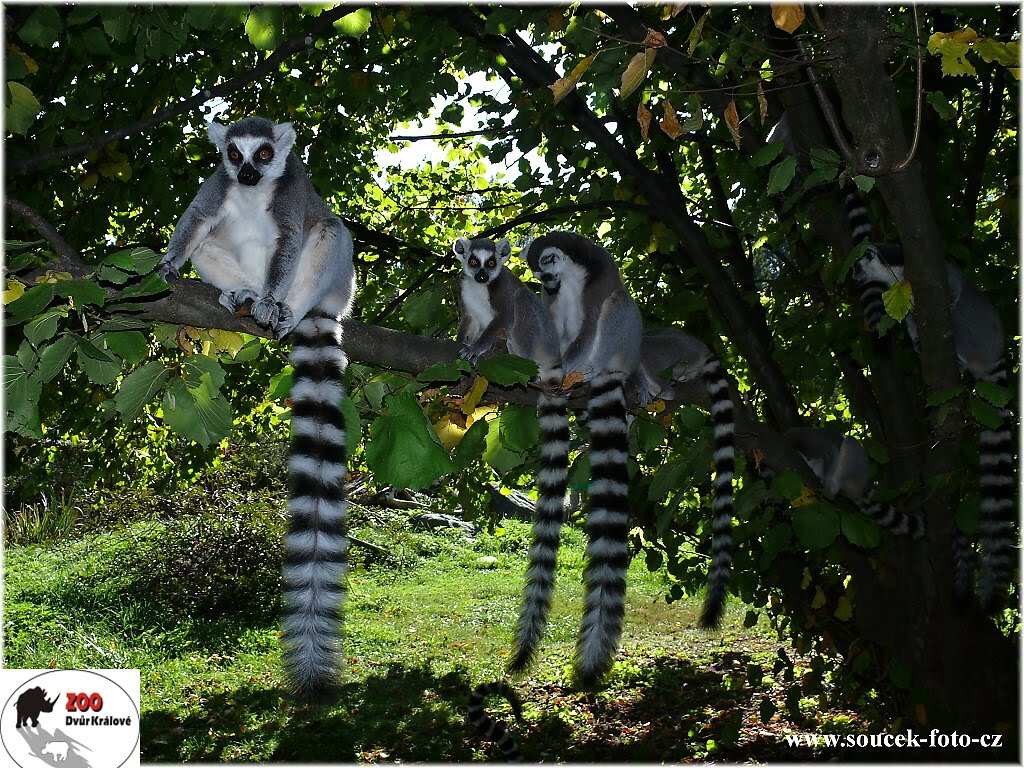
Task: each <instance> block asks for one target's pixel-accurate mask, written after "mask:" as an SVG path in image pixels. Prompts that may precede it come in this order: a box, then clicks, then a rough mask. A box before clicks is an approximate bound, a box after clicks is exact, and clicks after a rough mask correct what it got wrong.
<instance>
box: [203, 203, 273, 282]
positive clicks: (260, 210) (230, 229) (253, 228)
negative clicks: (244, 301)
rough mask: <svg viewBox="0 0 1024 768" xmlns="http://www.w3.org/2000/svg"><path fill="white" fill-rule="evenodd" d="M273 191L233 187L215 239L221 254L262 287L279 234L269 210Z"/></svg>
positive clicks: (224, 206) (223, 206)
mask: <svg viewBox="0 0 1024 768" xmlns="http://www.w3.org/2000/svg"><path fill="white" fill-rule="evenodd" d="M273 195H274V188H273V186H272V185H267V186H266V187H265V188H264V187H263V186H262V185H260V186H256V187H245V186H242V185H241V184H232V185H231V186H230V188H229V189H228V193H227V195H226V196H225V197H224V204H223V205H222V206H221V216H220V221H219V222H218V224H217V227H216V229H215V230H214V236H215V237H216V239H217V240H218V242H219V245H220V246H221V247H222V248H224V250H226V251H228V252H230V253H232V254H234V256H235V259H236V260H237V261H238V265H239V267H241V270H242V272H243V273H244V274H247V275H252V276H253V277H254V278H256V276H257V275H258V276H259V277H258V278H257V279H256V282H257V283H258V284H262V282H263V276H264V275H266V272H267V267H268V265H269V264H270V259H271V258H272V257H273V255H274V251H275V250H276V248H277V236H278V234H279V230H278V227H277V223H276V222H275V221H274V217H273V216H272V215H271V213H270V211H269V210H268V208H269V207H270V203H271V201H272V200H273Z"/></svg>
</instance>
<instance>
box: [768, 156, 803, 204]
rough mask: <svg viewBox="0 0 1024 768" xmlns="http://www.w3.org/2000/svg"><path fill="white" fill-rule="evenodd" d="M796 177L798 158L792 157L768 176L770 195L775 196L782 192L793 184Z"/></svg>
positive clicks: (786, 159) (773, 169)
mask: <svg viewBox="0 0 1024 768" xmlns="http://www.w3.org/2000/svg"><path fill="white" fill-rule="evenodd" d="M795 175H796V158H795V157H792V156H790V157H787V158H785V159H784V160H783V161H782V162H780V163H779V164H778V165H776V166H774V167H773V168H772V170H771V172H769V174H768V194H769V195H774V194H778V193H779V192H782V191H783V190H784V189H786V188H787V187H788V186H789V185H790V184H791V183H792V181H793V176H795Z"/></svg>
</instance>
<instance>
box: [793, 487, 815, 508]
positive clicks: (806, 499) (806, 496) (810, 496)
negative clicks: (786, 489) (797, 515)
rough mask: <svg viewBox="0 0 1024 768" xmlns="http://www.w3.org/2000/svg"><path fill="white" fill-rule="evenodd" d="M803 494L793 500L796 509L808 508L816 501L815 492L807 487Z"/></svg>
mask: <svg viewBox="0 0 1024 768" xmlns="http://www.w3.org/2000/svg"><path fill="white" fill-rule="evenodd" d="M803 489H804V491H803V493H801V494H800V495H799V496H797V497H796V498H795V499H793V506H794V507H806V506H807V505H808V504H811V503H812V502H813V501H814V491H812V490H811V489H810V488H808V487H807V486H806V485H805V486H803Z"/></svg>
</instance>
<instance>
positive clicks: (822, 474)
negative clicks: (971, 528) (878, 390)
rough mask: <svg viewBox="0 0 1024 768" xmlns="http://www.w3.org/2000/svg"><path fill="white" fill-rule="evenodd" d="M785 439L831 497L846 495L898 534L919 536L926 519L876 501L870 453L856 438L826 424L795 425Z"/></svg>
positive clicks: (879, 522) (916, 537) (861, 509)
mask: <svg viewBox="0 0 1024 768" xmlns="http://www.w3.org/2000/svg"><path fill="white" fill-rule="evenodd" d="M782 439H783V440H785V441H786V443H788V444H789V446H790V447H791V448H792V449H793V450H795V451H796V452H797V453H799V454H800V455H801V456H802V457H803V459H804V461H805V462H807V466H808V467H810V468H811V471H812V472H813V473H814V476H815V477H817V478H818V481H819V482H820V483H821V487H822V490H824V491H825V495H826V496H828V497H829V498H835V497H836V496H845V497H846V498H848V499H849V500H850V501H852V502H853V503H854V504H856V505H857V508H858V509H860V511H861V512H862V513H863V514H864V516H865V517H867V518H869V519H870V520H874V521H875V523H877V524H878V525H879V526H881V527H882V528H887V529H888V530H890V531H892V532H893V533H894V534H896V535H898V536H910V537H911V538H912V539H920V538H922V537H923V536H924V534H925V522H924V518H923V517H922V516H921V515H920V514H907V513H906V512H903V511H901V510H897V509H895V508H894V507H893V506H892V505H890V504H886V503H884V502H880V501H876V500H875V498H874V495H875V484H874V483H872V482H871V460H870V459H869V458H868V452H867V451H866V450H864V446H863V445H861V444H860V443H859V442H858V441H857V440H855V439H854V438H852V437H850V436H848V435H844V434H842V433H841V432H837V431H835V430H832V429H827V428H824V427H794V428H793V429H789V430H786V431H785V432H784V433H783V434H782Z"/></svg>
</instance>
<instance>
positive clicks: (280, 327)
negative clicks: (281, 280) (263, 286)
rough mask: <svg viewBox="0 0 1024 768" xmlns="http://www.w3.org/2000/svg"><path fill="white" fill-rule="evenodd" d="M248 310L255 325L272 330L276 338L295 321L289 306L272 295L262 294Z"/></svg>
mask: <svg viewBox="0 0 1024 768" xmlns="http://www.w3.org/2000/svg"><path fill="white" fill-rule="evenodd" d="M249 312H250V313H251V314H252V319H253V320H254V321H255V322H256V325H258V326H260V327H261V328H266V329H267V330H268V331H272V332H273V334H274V336H275V337H276V338H278V339H280V338H283V337H284V336H285V335H286V334H287V333H288V332H289V331H291V329H292V328H294V327H295V325H296V323H297V321H296V320H295V319H294V313H293V312H292V309H291V307H289V306H288V305H287V304H283V303H281V302H280V301H277V300H276V299H274V297H273V296H264V297H263V298H262V299H259V300H258V301H256V302H254V303H253V305H252V308H251V309H250V310H249Z"/></svg>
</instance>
